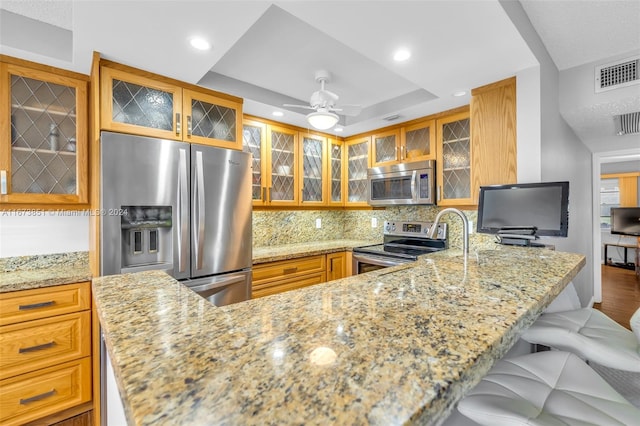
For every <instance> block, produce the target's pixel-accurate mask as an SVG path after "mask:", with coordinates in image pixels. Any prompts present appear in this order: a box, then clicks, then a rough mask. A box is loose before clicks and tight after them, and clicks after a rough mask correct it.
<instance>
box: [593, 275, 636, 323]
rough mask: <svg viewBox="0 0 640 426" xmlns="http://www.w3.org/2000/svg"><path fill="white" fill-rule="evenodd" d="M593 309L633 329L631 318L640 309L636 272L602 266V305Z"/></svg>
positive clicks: (598, 304) (599, 304) (595, 305)
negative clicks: (630, 322) (630, 323)
mask: <svg viewBox="0 0 640 426" xmlns="http://www.w3.org/2000/svg"><path fill="white" fill-rule="evenodd" d="M593 307H594V308H596V309H599V310H600V311H602V312H603V313H605V314H606V315H608V316H609V317H611V319H613V320H614V321H616V322H617V323H619V324H621V325H623V326H625V327H626V328H631V327H630V325H629V318H631V315H633V313H634V312H635V311H636V310H637V309H638V308H639V307H640V278H638V276H637V275H636V273H635V271H633V270H630V269H623V268H618V267H615V266H608V265H602V303H596V304H594V306H593Z"/></svg>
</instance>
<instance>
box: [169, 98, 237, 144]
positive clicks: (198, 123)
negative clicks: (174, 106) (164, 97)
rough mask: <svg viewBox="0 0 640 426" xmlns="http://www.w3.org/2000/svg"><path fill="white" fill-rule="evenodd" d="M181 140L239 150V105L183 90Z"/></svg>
mask: <svg viewBox="0 0 640 426" xmlns="http://www.w3.org/2000/svg"><path fill="white" fill-rule="evenodd" d="M182 102H183V114H182V115H183V117H184V119H185V125H186V129H184V135H183V139H184V140H185V141H186V142H195V143H199V144H203V145H212V146H217V147H220V148H229V149H238V150H239V149H241V148H242V146H241V144H242V138H241V137H240V133H241V130H242V105H241V104H240V103H238V102H236V101H234V100H231V99H222V98H220V97H217V96H213V95H210V94H207V93H201V92H197V91H194V90H187V89H184V91H183V92H182Z"/></svg>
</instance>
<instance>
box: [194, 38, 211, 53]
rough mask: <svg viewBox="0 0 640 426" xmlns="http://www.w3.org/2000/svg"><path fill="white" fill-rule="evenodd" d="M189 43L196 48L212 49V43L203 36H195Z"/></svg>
mask: <svg viewBox="0 0 640 426" xmlns="http://www.w3.org/2000/svg"><path fill="white" fill-rule="evenodd" d="M189 43H191V46H192V47H193V48H194V49H198V50H209V49H211V44H210V43H209V42H208V41H207V40H205V39H203V38H201V37H194V38H192V39H191V40H189Z"/></svg>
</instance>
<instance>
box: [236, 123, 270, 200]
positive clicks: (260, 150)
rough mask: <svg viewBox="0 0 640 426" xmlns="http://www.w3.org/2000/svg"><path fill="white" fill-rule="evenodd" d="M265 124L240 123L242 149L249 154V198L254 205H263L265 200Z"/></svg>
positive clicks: (266, 156) (266, 186) (266, 158)
mask: <svg viewBox="0 0 640 426" xmlns="http://www.w3.org/2000/svg"><path fill="white" fill-rule="evenodd" d="M266 143H267V126H266V125H265V124H264V123H260V122H259V121H253V120H244V121H243V123H242V146H243V151H244V152H248V153H249V154H251V156H252V159H251V198H252V200H253V205H254V206H264V205H266V201H267V188H268V187H269V184H268V182H267V177H268V174H267V164H268V162H269V161H268V155H267V148H266Z"/></svg>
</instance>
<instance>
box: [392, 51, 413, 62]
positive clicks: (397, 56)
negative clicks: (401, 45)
mask: <svg viewBox="0 0 640 426" xmlns="http://www.w3.org/2000/svg"><path fill="white" fill-rule="evenodd" d="M410 57H411V52H409V51H408V50H407V49H398V50H396V53H394V54H393V60H394V61H396V62H402V61H406V60H407V59H409V58H410Z"/></svg>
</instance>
